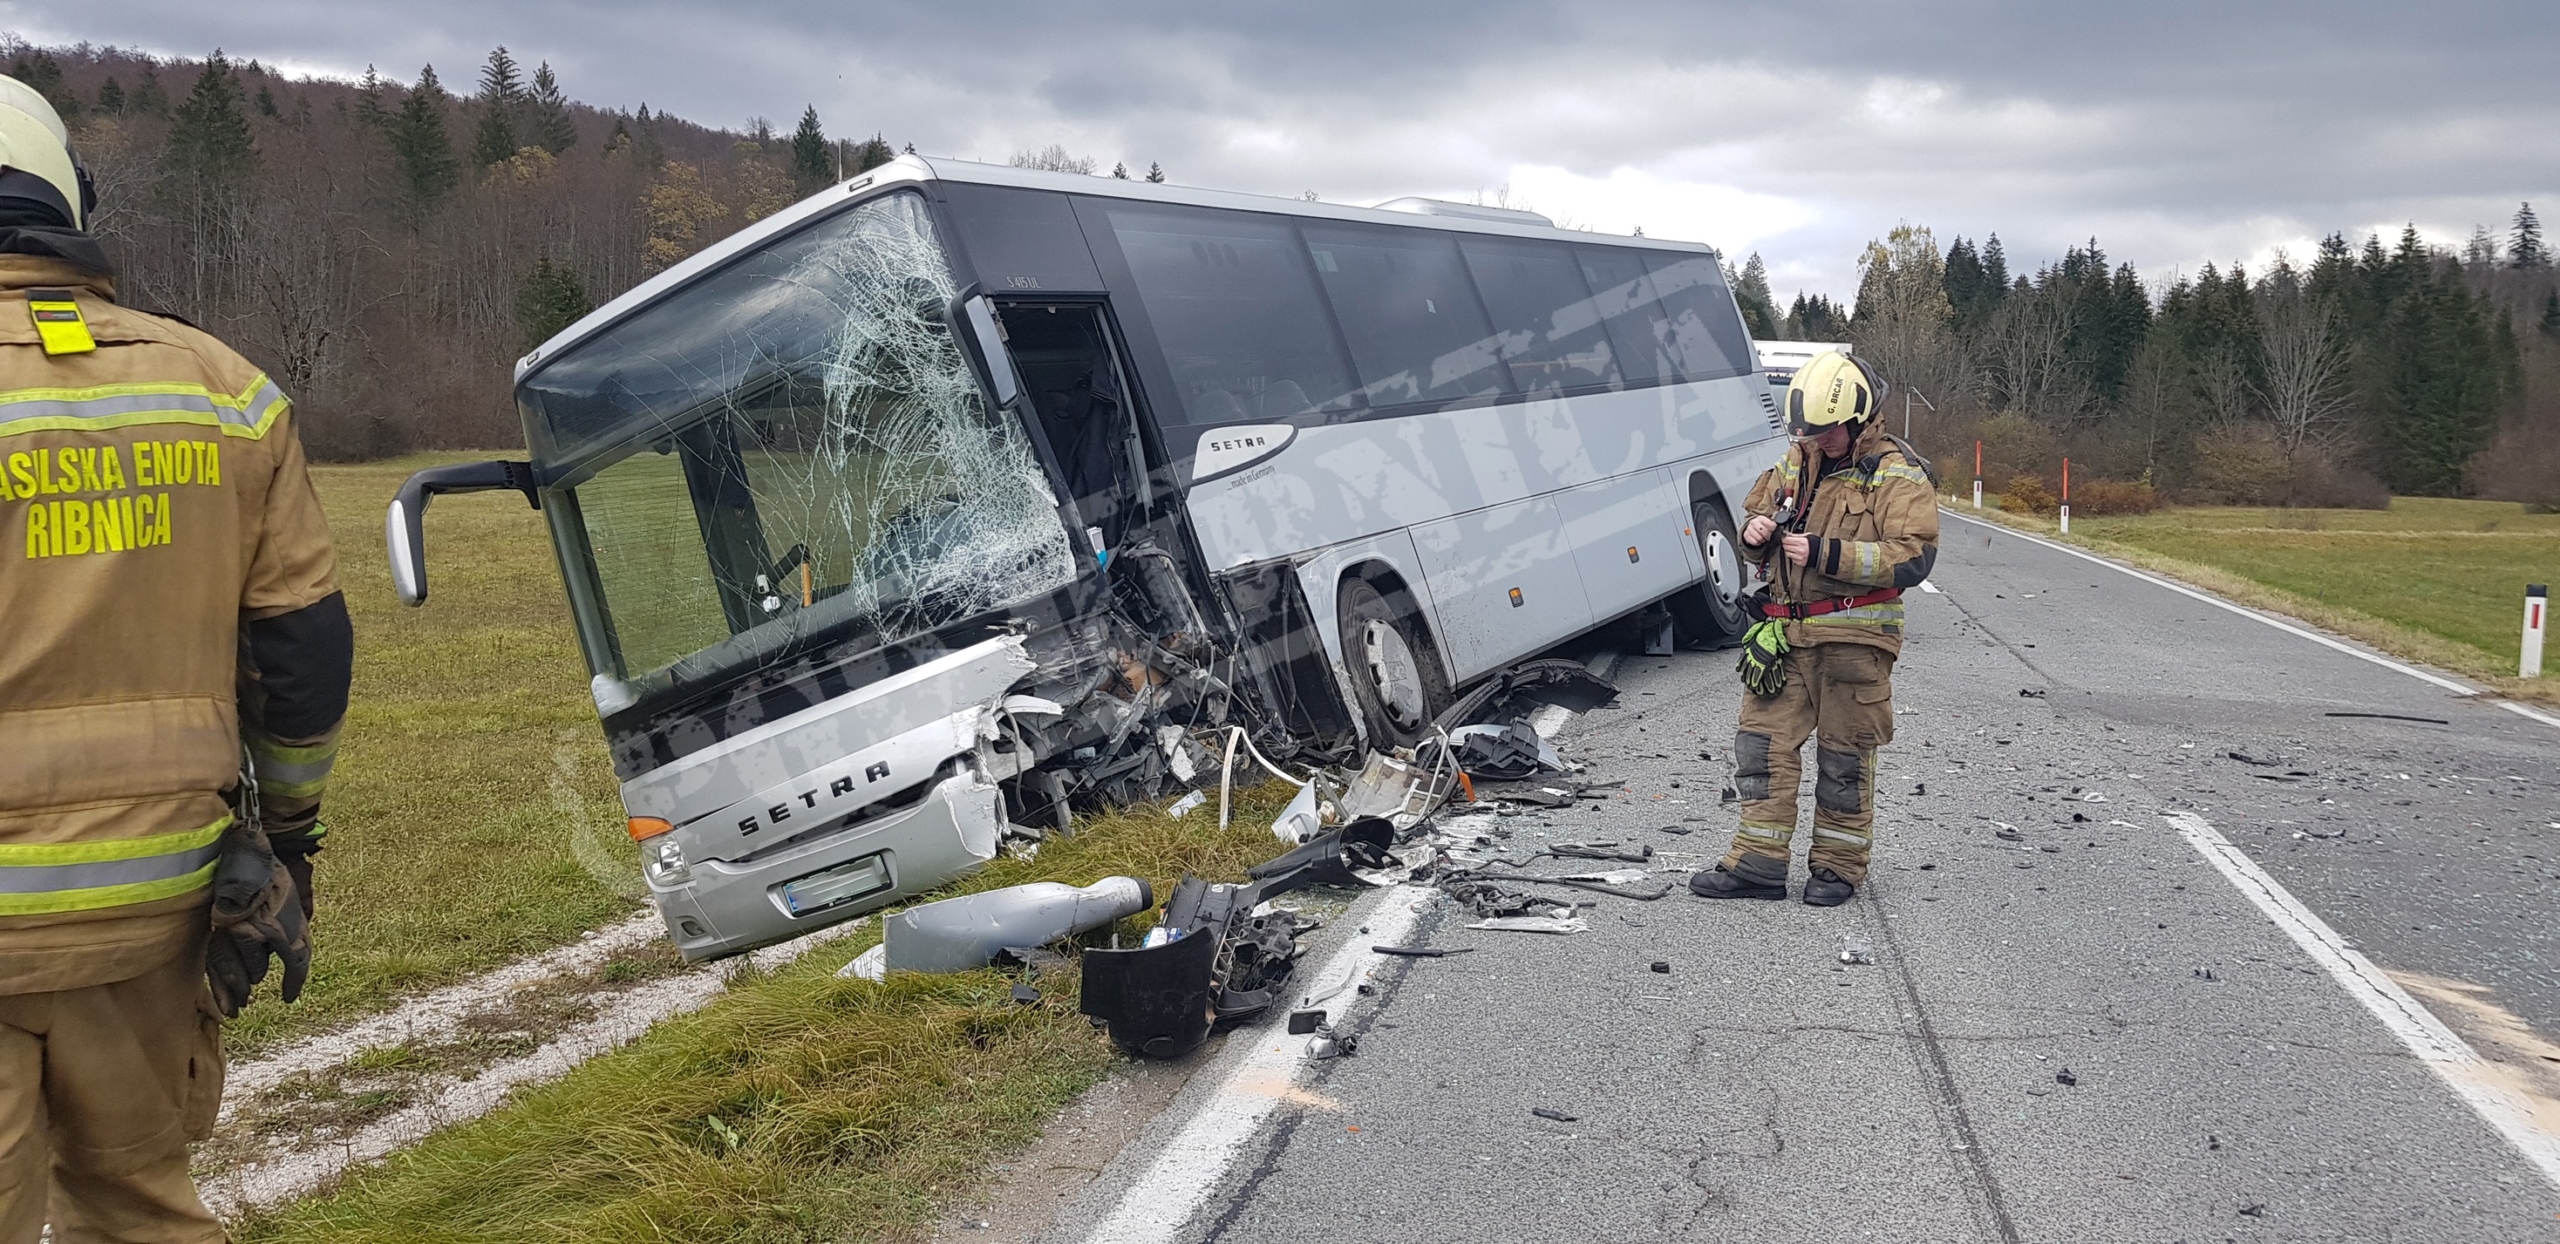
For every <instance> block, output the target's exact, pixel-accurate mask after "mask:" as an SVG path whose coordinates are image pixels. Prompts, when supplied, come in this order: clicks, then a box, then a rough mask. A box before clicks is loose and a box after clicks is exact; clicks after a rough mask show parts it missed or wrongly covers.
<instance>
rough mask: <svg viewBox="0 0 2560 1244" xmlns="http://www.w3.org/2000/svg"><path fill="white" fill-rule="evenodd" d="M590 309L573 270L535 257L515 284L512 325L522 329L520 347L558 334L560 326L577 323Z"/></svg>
mask: <svg viewBox="0 0 2560 1244" xmlns="http://www.w3.org/2000/svg"><path fill="white" fill-rule="evenodd" d="M594 309H595V305H594V304H593V303H591V302H589V301H588V300H587V287H586V284H585V283H584V282H582V281H580V280H579V279H578V273H577V271H576V270H575V269H573V268H570V267H569V266H568V265H566V264H555V263H553V262H551V257H550V256H548V255H545V256H543V257H541V258H540V259H537V260H535V261H534V264H533V268H532V269H531V270H530V271H527V272H526V273H525V274H524V280H523V281H522V282H521V283H519V284H518V285H517V286H516V326H517V327H518V328H521V329H523V330H524V348H525V349H526V350H528V351H530V350H532V349H533V348H534V347H536V346H539V345H541V344H542V343H543V342H546V341H549V340H551V339H552V338H553V337H555V336H557V335H559V332H560V330H561V329H564V328H567V327H568V326H570V325H571V324H575V323H577V322H578V321H579V320H580V319H581V318H583V317H584V316H585V315H586V314H587V312H589V311H592V310H594Z"/></svg>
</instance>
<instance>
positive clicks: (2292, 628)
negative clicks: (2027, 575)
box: [1938, 506, 2560, 727]
mask: <svg viewBox="0 0 2560 1244" xmlns="http://www.w3.org/2000/svg"><path fill="white" fill-rule="evenodd" d="M1938 512H1939V513H1941V514H1944V515H1946V516H1947V517H1949V518H1953V519H1956V520H1959V521H1961V522H1967V523H1971V524H1973V525H1974V526H1976V527H1984V528H1988V529H1990V530H1992V531H1996V532H1999V533H2001V534H2003V535H2011V536H2016V537H2017V538H2019V539H2021V540H2025V541H2028V542H2030V543H2033V544H2041V545H2043V546H2045V547H2046V548H2049V549H2052V550H2054V551H2056V552H2060V553H2069V554H2070V555H2072V556H2073V557H2077V558H2079V559H2080V560H2082V561H2086V562H2096V563H2097V564H2099V565H2101V566H2104V567H2106V568H2107V569H2109V570H2113V571H2115V572H2117V573H2119V574H2128V575H2132V576H2133V577H2134V578H2137V579H2140V580H2142V581H2143V582H2145V583H2149V584H2153V585H2155V586H2158V587H2165V588H2167V589H2169V590H2170V591H2172V592H2176V593H2178V594H2179V595H2181V596H2191V597H2194V598H2195V599H2197V600H2200V601H2203V602H2204V603H2206V604H2208V605H2211V606H2213V607H2215V608H2217V609H2228V610H2230V611H2231V612H2233V613H2236V614H2239V615H2240V616H2241V617H2244V618H2247V619H2249V620H2251V621H2253V622H2263V623H2265V624H2267V625H2268V626H2272V627H2274V628H2276V629H2277V630H2279V631H2285V632H2287V633H2290V634H2293V635H2299V636H2301V637H2302V638H2304V639H2308V640H2310V641H2311V642H2313V643H2315V644H2319V645H2321V646H2323V647H2328V648H2335V649H2337V650H2338V651H2340V652H2343V653H2346V654H2347V655H2348V656H2351V657H2354V658H2356V659H2357V660H2360V661H2371V662H2373V663H2374V664H2376V665H2379V666H2381V667H2383V668H2384V669H2391V670H2398V671H2399V672H2401V673H2403V674H2407V675H2408V676H2409V677H2411V678H2415V679H2419V680H2420V681H2423V682H2429V683H2433V684H2435V685H2436V686H2439V687H2442V688H2444V689H2445V690H2447V691H2450V692H2452V693H2454V694H2455V695H2460V696H2470V697H2473V698H2475V699H2476V698H2479V696H2480V694H2481V693H2480V689H2479V688H2478V687H2474V686H2471V685H2469V684H2467V683H2461V682H2456V681H2454V680H2453V679H2450V678H2447V677H2445V676H2444V675H2442V674H2432V673H2429V672H2427V671H2426V670H2422V669H2419V668H2418V667H2417V666H2414V665H2411V664H2408V663H2407V662H2405V661H2397V660H2394V659H2392V658H2390V657H2386V656H2383V655H2382V654H2381V653H2378V652H2367V651H2365V650H2364V649H2362V648H2359V647H2356V646H2355V645H2354V644H2350V643H2348V642H2346V641H2345V640H2342V639H2337V638H2334V637H2332V636H2328V635H2323V634H2321V633H2320V632H2318V631H2315V630H2311V629H2309V628H2307V627H2300V626H2296V625H2294V624H2293V623H2291V622H2287V621H2285V620H2283V619H2281V618H2276V617H2271V616H2269V615H2267V614H2265V613H2262V612H2260V611H2258V610H2255V609H2251V608H2249V607H2248V606H2246V605H2239V604H2234V603H2232V602H2230V601H2227V600H2224V599H2222V598H2221V597H2219V596H2216V595H2214V594H2212V593H2211V592H2207V591H2204V590H2202V589H2199V588H2192V587H2189V586H2187V585H2186V584H2184V583H2180V582H2178V581H2176V580H2174V579H2164V578H2162V577H2160V576H2159V575H2156V574H2152V573H2150V572H2148V571H2144V570H2136V569H2134V568H2133V567H2131V566H2128V565H2125V564H2124V563H2123V562H2120V561H2117V560H2115V559H2114V558H2111V557H2100V556H2098V555H2097V554H2095V553H2092V552H2089V551H2088V550H2086V549H2075V548H2073V547H2071V546H2070V545H2068V544H2064V543H2062V542H2061V541H2059V540H2047V539H2045V538H2044V537H2043V536H2039V535H2036V534H2034V533H2032V532H2025V531H2020V530H2018V529H2017V528H2015V527H2010V526H2007V525H2005V524H2001V523H1993V522H1986V521H1984V520H1982V519H1979V518H1972V517H1968V516H1966V515H1963V514H1958V513H1956V512H1955V511H1954V510H1951V509H1948V508H1947V507H1945V506H1940V507H1938ZM2495 702H2496V703H2499V704H2504V705H2506V707H2508V708H2511V709H2515V710H2516V711H2518V712H2521V713H2523V714H2524V715H2525V716H2527V717H2531V718H2533V719H2534V720H2536V721H2540V722H2542V723H2543V724H2545V725H2548V726H2553V727H2560V718H2555V717H2549V716H2545V715H2543V714H2541V713H2537V712H2534V711H2533V710H2531V709H2526V708H2523V707H2521V706H2519V705H2516V704H2512V703H2509V702H2507V701H2504V700H2499V701H2495Z"/></svg>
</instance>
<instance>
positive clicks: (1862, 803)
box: [1724, 642, 1893, 885]
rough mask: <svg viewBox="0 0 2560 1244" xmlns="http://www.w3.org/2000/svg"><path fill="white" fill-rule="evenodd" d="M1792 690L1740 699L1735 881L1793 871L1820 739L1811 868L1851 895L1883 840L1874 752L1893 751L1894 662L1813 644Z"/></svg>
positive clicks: (1800, 661)
mask: <svg viewBox="0 0 2560 1244" xmlns="http://www.w3.org/2000/svg"><path fill="white" fill-rule="evenodd" d="M1785 660H1786V667H1787V685H1786V686H1785V687H1784V688H1782V689H1780V690H1779V692H1778V694H1776V695H1773V696H1768V697H1766V698H1763V697H1761V696H1757V695H1753V694H1751V693H1750V692H1749V691H1747V690H1746V691H1744V692H1743V693H1742V722H1741V726H1740V728H1739V729H1738V730H1736V731H1735V733H1734V737H1733V785H1734V789H1735V791H1736V792H1738V793H1739V794H1740V795H1741V797H1742V828H1741V830H1740V831H1739V832H1737V833H1735V834H1734V836H1733V845H1732V846H1731V847H1730V848H1728V849H1727V850H1726V852H1725V856H1724V867H1725V870H1726V871H1728V872H1733V871H1739V866H1740V865H1742V864H1743V863H1744V860H1745V859H1746V857H1749V858H1750V859H1751V863H1752V864H1753V865H1754V867H1752V868H1751V869H1750V870H1749V871H1750V872H1752V873H1755V874H1760V875H1764V876H1765V875H1769V874H1770V873H1771V872H1772V871H1773V869H1774V873H1775V875H1777V876H1781V877H1783V876H1785V875H1786V871H1787V858H1788V844H1789V842H1790V841H1791V840H1792V839H1793V838H1794V837H1795V832H1796V821H1797V819H1798V818H1799V816H1800V814H1801V812H1800V809H1799V808H1798V806H1797V787H1798V784H1799V783H1800V782H1801V781H1802V779H1803V776H1804V754H1803V753H1804V744H1805V740H1806V739H1807V738H1812V739H1814V740H1815V741H1816V742H1815V748H1814V766H1815V775H1814V782H1813V846H1812V848H1811V849H1810V850H1809V851H1808V852H1807V856H1808V859H1809V866H1810V867H1813V868H1828V869H1830V870H1831V871H1833V872H1835V873H1838V874H1839V875H1840V879H1841V880H1843V881H1847V882H1849V883H1850V884H1852V885H1856V884H1859V883H1861V882H1864V881H1865V880H1866V877H1867V851H1868V848H1869V847H1870V846H1871V845H1872V844H1873V842H1874V839H1875V823H1876V749H1877V748H1878V747H1881V746H1883V745H1885V744H1887V743H1890V742H1892V741H1893V654H1892V653H1890V652H1887V651H1885V650H1884V649H1882V648H1877V647H1872V646H1870V645H1867V644H1860V643H1845V642H1832V643H1819V644H1805V645H1801V646H1799V647H1795V648H1791V649H1789V650H1788V651H1787V655H1786V658H1785Z"/></svg>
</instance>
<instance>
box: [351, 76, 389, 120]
mask: <svg viewBox="0 0 2560 1244" xmlns="http://www.w3.org/2000/svg"><path fill="white" fill-rule="evenodd" d="M382 92H383V86H382V75H381V74H379V73H376V72H374V69H373V66H371V65H367V66H365V67H364V81H362V82H359V83H357V84H356V120H358V121H362V122H364V123H365V124H367V125H370V126H372V127H374V128H375V129H378V130H388V129H390V128H391V110H390V109H389V108H386V107H384V106H383V103H382Z"/></svg>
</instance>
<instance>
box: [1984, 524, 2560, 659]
mask: <svg viewBox="0 0 2560 1244" xmlns="http://www.w3.org/2000/svg"><path fill="white" fill-rule="evenodd" d="M1960 504H1961V503H1960ZM1967 512H1970V511H1969V510H1968V511H1967ZM1999 517H2001V518H2003V519H2006V520H2010V521H2013V522H2023V523H2025V524H2026V525H2030V526H2033V527H2035V528H2037V529H2039V530H2044V531H2051V530H2052V526H2053V524H2052V523H2051V522H2050V521H2049V520H2041V519H2035V520H2021V519H2019V518H2018V516H2016V515H1999ZM2071 535H2072V538H2073V539H2074V540H2075V541H2079V542H2082V543H2087V544H2090V545H2092V546H2093V547H2097V548H2100V549H2103V550H2105V551H2108V552H2112V553H2116V554H2118V555H2121V556H2124V557H2126V558H2127V559H2128V560H2131V561H2135V562H2137V563H2141V564H2146V565H2150V566H2153V567H2155V568H2158V569H2161V570H2163V571H2166V572H2168V573H2171V574H2175V575H2178V576H2179V577H2182V578H2186V579H2188V580H2189V581H2192V582H2195V583H2197V584H2198V585H2199V586H2202V587H2207V588H2212V589H2214V590H2216V591H2221V592H2224V593H2225V594H2228V595H2232V596H2234V597H2236V598H2238V599H2241V600H2243V601H2246V602H2248V603H2252V604H2260V605H2265V606H2267V607H2269V608H2273V609H2278V610H2282V611H2283V612H2286V613H2290V614H2293V615H2295V616H2297V617H2301V618H2303V619H2304V620H2306V621H2309V622H2313V623H2316V624H2318V625H2321V626H2324V627H2327V628H2329V629H2332V630H2336V631H2339V632H2341V633H2344V634H2347V635H2352V636H2354V637H2356V638H2358V639H2362V640H2364V641H2366V642H2368V643H2371V644H2374V645H2376V646H2378V647H2381V648H2384V649H2387V650H2389V651H2392V652H2396V653H2398V654H2400V655H2402V656H2406V657H2410V658H2412V659H2415V660H2420V661H2425V662H2428V663H2430V664H2433V665H2437V666H2441V667H2443V668H2446V669H2449V670H2453V671H2455V672H2458V673H2461V674H2465V675H2468V676H2470V677H2472V678H2474V679H2477V680H2480V681H2482V682H2485V683H2488V684H2491V685H2493V686H2494V687H2496V688H2497V689H2498V690H2500V691H2502V692H2505V693H2507V694H2510V695H2515V696H2518V697H2520V698H2529V699H2537V700H2544V701H2560V680H2555V679H2554V678H2552V677H2551V676H2550V675H2548V674H2546V675H2545V676H2543V677H2541V678H2537V679H2531V680H2523V679H2518V678H2517V677H2516V650H2517V645H2518V641H2519V639H2520V628H2521V624H2522V622H2523V617H2524V589H2525V585H2526V584H2527V583H2543V584H2550V583H2554V582H2560V514H2528V513H2526V512H2525V509H2524V507H2523V506H2520V505H2516V504H2513V503H2510V502H2498V501H2459V500H2452V499H2448V498H2440V497H2400V498H2395V499H2394V500H2393V501H2392V503H2391V508H2390V509H2388V510H2262V509H2227V508H2177V509H2169V510H2163V511H2160V512H2159V513H2156V514H2144V515H2133V516H2125V517H2114V518H2081V517H2076V516H2075V517H2074V518H2073V519H2072V521H2071ZM2554 664H2560V653H2555V656H2554ZM2545 668H2546V669H2548V668H2553V664H2546V667H2545Z"/></svg>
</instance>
